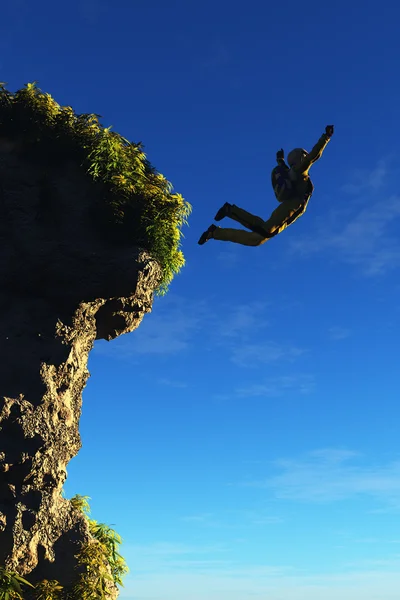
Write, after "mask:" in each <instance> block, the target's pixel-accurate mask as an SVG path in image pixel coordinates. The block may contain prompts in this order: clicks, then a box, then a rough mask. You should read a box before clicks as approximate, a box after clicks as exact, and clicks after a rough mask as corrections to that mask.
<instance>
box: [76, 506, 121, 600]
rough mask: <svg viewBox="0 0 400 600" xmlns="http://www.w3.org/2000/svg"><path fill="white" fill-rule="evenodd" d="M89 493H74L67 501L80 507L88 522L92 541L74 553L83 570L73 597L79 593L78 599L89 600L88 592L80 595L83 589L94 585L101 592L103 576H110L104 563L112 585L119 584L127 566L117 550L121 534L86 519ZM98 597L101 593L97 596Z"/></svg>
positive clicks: (88, 509) (88, 507)
mask: <svg viewBox="0 0 400 600" xmlns="http://www.w3.org/2000/svg"><path fill="white" fill-rule="evenodd" d="M88 500H89V497H88V496H81V495H79V494H77V495H76V496H74V497H73V498H71V500H70V502H71V504H72V505H73V507H74V508H76V509H77V510H80V511H81V512H82V513H83V514H84V515H85V517H86V518H87V520H88V522H89V527H90V533H91V534H92V535H93V537H94V539H95V541H94V542H92V543H89V544H87V545H86V546H83V548H82V550H81V552H80V553H79V554H78V555H77V559H78V564H79V565H85V566H86V572H85V573H83V575H81V576H80V580H79V582H78V584H77V585H78V587H79V590H78V589H77V590H76V591H77V592H79V594H81V596H79V594H78V593H77V594H76V595H77V597H82V600H91V596H88V597H87V598H86V597H84V596H82V594H83V590H88V589H91V588H92V589H95V590H98V591H100V593H101V594H103V593H104V589H105V586H106V581H107V579H110V576H109V574H108V571H107V570H106V567H107V565H109V566H110V569H111V579H112V581H113V582H114V583H115V584H116V585H123V583H122V578H123V577H124V576H125V575H126V574H127V572H128V567H127V565H126V562H125V559H124V558H123V557H122V556H121V554H119V552H118V548H119V546H120V544H121V543H122V539H121V536H119V535H118V533H116V532H115V531H114V529H111V527H109V526H108V525H105V524H104V523H98V522H97V521H95V520H94V519H90V517H89V514H90V506H89V502H88ZM100 597H101V598H102V597H103V595H101V596H100Z"/></svg>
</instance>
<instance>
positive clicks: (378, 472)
mask: <svg viewBox="0 0 400 600" xmlns="http://www.w3.org/2000/svg"><path fill="white" fill-rule="evenodd" d="M358 458H359V455H357V454H356V453H354V452H351V451H348V450H342V449H330V448H328V449H322V450H317V451H314V452H311V453H309V454H308V455H306V456H305V457H303V458H301V459H282V460H278V461H275V462H274V466H275V467H276V468H277V469H279V471H280V473H278V474H277V475H273V476H271V477H268V478H266V479H264V480H261V481H254V482H252V483H250V484H249V483H247V484H246V485H252V486H257V487H263V488H267V489H270V490H271V492H272V493H273V494H274V495H275V497H277V498H283V499H288V500H297V501H303V502H333V501H338V500H346V499H350V498H354V497H360V496H364V497H369V498H371V499H374V500H376V501H378V502H380V503H383V504H388V505H389V506H390V507H392V508H394V509H396V510H398V509H400V461H393V462H390V463H387V464H374V465H365V464H363V465H360V464H357V463H356V459H358Z"/></svg>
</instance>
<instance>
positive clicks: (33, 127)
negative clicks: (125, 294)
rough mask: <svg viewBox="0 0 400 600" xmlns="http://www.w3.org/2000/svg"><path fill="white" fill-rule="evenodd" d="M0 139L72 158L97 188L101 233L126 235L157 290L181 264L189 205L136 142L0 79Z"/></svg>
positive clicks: (30, 87) (44, 155)
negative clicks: (154, 276) (150, 266)
mask: <svg viewBox="0 0 400 600" xmlns="http://www.w3.org/2000/svg"><path fill="white" fill-rule="evenodd" d="M0 137H4V138H9V139H13V140H15V141H16V142H17V144H20V145H21V147H22V149H23V152H24V153H26V154H27V155H29V156H30V157H31V158H32V159H34V160H39V161H40V160H41V161H42V162H43V164H53V165H60V164H61V165H62V164H63V161H65V162H68V161H74V162H76V163H77V164H79V165H80V166H81V167H82V168H83V169H84V170H85V171H86V173H87V174H88V175H89V176H90V177H91V178H92V180H93V182H94V183H98V184H99V185H101V186H102V189H103V190H104V192H103V193H102V194H100V196H101V198H102V209H103V212H102V221H101V222H102V225H103V226H104V232H105V234H107V233H108V234H109V235H110V237H111V236H112V237H113V239H115V240H118V241H120V242H121V243H123V242H124V241H128V240H130V241H131V242H132V241H133V242H134V243H135V245H138V246H140V247H142V248H144V249H146V250H148V251H149V253H150V254H151V255H152V256H153V257H154V258H155V259H156V260H157V261H158V262H159V263H160V265H161V267H162V269H163V278H162V282H161V284H160V286H159V288H158V290H157V291H158V293H159V294H164V293H165V292H166V291H167V288H168V285H169V283H170V282H171V280H172V279H173V277H174V275H175V274H177V273H178V272H179V271H180V269H181V268H182V266H183V265H184V257H183V254H182V252H181V250H180V241H181V235H182V233H181V227H182V226H183V225H184V224H186V223H187V218H188V216H189V214H190V211H191V206H190V204H188V203H187V202H186V201H185V200H184V199H183V198H182V196H181V195H180V194H173V193H172V185H171V184H170V183H169V182H168V181H167V180H166V179H165V177H164V176H163V175H161V174H160V173H158V172H157V171H156V170H155V168H154V167H153V166H152V165H151V164H150V162H149V161H148V160H147V158H146V155H145V154H144V152H143V147H142V145H141V143H137V144H136V143H133V142H129V141H128V140H126V139H125V138H123V137H122V136H121V135H119V134H118V133H115V132H113V131H111V130H110V128H105V127H103V126H102V125H101V124H100V123H99V115H96V114H81V115H77V114H75V112H74V111H73V109H72V108H71V107H70V106H60V105H59V104H57V102H56V101H55V100H54V99H53V98H52V97H51V96H50V94H47V93H43V92H42V91H41V90H40V89H39V88H37V87H36V84H35V83H28V84H27V85H26V86H25V87H24V88H22V89H20V90H18V91H17V92H15V93H12V92H9V91H8V90H7V89H6V87H5V84H2V83H0Z"/></svg>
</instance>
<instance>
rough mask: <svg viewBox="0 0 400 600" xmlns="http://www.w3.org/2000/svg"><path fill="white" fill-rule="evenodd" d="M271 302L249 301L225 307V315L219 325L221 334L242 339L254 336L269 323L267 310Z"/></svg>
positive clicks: (225, 336)
mask: <svg viewBox="0 0 400 600" xmlns="http://www.w3.org/2000/svg"><path fill="white" fill-rule="evenodd" d="M268 306H269V303H267V302H249V303H248V304H240V305H237V306H229V307H226V308H224V309H223V313H224V317H223V319H221V322H220V325H219V335H221V336H222V337H224V338H237V337H240V338H241V339H242V340H245V339H251V338H254V334H255V332H259V331H261V330H262V329H264V328H265V327H266V326H267V325H268V321H267V320H266V319H265V312H266V309H267V307H268Z"/></svg>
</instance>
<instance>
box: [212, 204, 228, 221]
mask: <svg viewBox="0 0 400 600" xmlns="http://www.w3.org/2000/svg"><path fill="white" fill-rule="evenodd" d="M231 207H232V204H229V202H225V204H224V205H223V206H221V208H220V209H219V211H218V212H217V214H216V215H215V217H214V221H221V220H222V219H223V218H224V217H229V214H230V212H231Z"/></svg>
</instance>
